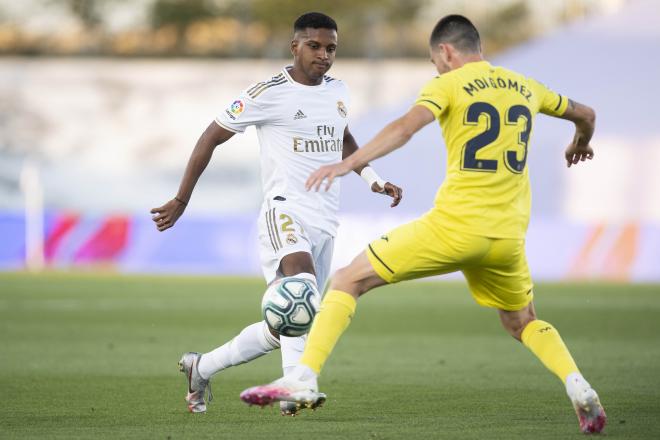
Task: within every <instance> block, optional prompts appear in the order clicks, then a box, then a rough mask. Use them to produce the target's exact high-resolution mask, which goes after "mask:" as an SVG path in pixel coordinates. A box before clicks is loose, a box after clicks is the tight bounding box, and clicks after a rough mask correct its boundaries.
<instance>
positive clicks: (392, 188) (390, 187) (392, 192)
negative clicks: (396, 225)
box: [371, 182, 403, 208]
mask: <svg viewBox="0 0 660 440" xmlns="http://www.w3.org/2000/svg"><path fill="white" fill-rule="evenodd" d="M371 190H372V191H373V192H375V193H380V194H385V195H388V196H390V197H392V204H391V205H390V208H394V207H395V206H396V205H398V204H399V203H401V198H402V197H403V190H402V189H401V188H400V187H398V186H396V185H395V184H393V183H390V182H385V188H383V187H381V186H380V185H378V183H377V182H374V183H372V184H371Z"/></svg>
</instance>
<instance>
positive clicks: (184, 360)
mask: <svg viewBox="0 0 660 440" xmlns="http://www.w3.org/2000/svg"><path fill="white" fill-rule="evenodd" d="M201 357H202V355H201V354H199V353H195V352H188V353H184V354H183V356H181V360H180V361H179V371H181V372H182V373H184V374H185V375H186V378H187V379H188V394H187V395H186V402H188V411H190V412H191V413H201V412H205V411H206V401H205V400H204V393H205V391H206V389H207V388H208V390H209V392H208V401H209V402H211V400H213V393H211V383H210V381H209V380H208V379H204V378H202V376H200V375H199V371H198V370H197V365H199V359H200V358H201Z"/></svg>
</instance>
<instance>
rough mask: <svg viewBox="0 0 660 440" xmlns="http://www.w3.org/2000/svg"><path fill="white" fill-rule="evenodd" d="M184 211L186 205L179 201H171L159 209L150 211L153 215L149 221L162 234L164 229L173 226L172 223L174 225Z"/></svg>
mask: <svg viewBox="0 0 660 440" xmlns="http://www.w3.org/2000/svg"><path fill="white" fill-rule="evenodd" d="M185 210H186V205H184V204H183V203H181V202H180V201H179V200H176V199H172V200H170V201H169V202H167V203H165V204H164V205H163V206H161V207H160V208H153V209H152V210H151V213H152V214H153V216H152V217H151V219H152V220H153V221H154V223H156V228H157V229H158V230H159V231H161V232H163V231H164V230H165V229H169V228H171V227H172V226H174V223H176V221H177V220H178V219H179V217H181V214H183V211H185Z"/></svg>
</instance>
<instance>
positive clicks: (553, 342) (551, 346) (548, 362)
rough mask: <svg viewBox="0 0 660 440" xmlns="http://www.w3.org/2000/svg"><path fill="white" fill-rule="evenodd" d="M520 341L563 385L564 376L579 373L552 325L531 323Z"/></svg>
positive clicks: (542, 322) (539, 322)
mask: <svg viewBox="0 0 660 440" xmlns="http://www.w3.org/2000/svg"><path fill="white" fill-rule="evenodd" d="M521 339H522V342H523V344H525V346H526V347H527V348H529V349H530V350H531V351H532V353H534V354H535V355H536V357H537V358H539V359H540V360H541V362H543V365H545V366H546V368H547V369H548V370H550V371H552V372H553V373H555V374H556V375H557V376H558V377H559V379H561V381H562V382H563V383H565V382H566V376H568V375H569V374H571V373H579V372H580V370H578V367H577V365H575V361H574V360H573V357H572V356H571V353H570V352H569V351H568V348H566V345H565V344H564V341H562V339H561V336H559V332H558V331H557V330H556V329H555V328H554V327H553V326H552V324H550V323H547V322H545V321H540V320H538V319H537V320H535V321H532V322H530V323H529V324H527V327H525V329H524V330H523V332H522V335H521Z"/></svg>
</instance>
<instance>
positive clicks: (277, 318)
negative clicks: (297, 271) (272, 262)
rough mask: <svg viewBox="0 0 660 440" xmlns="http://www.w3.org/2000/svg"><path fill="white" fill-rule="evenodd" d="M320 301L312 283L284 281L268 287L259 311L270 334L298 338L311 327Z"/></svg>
mask: <svg viewBox="0 0 660 440" xmlns="http://www.w3.org/2000/svg"><path fill="white" fill-rule="evenodd" d="M320 297H321V295H320V294H319V292H318V290H317V289H316V286H315V285H314V283H312V282H311V281H309V280H306V279H304V278H296V277H285V278H281V279H279V280H277V281H275V282H274V283H273V284H271V285H270V286H268V289H266V293H264V297H263V299H262V300H261V311H262V313H263V316H264V320H265V321H266V323H267V324H268V326H269V327H270V328H271V329H272V330H274V331H276V332H277V333H279V334H280V335H283V336H300V335H304V334H305V333H307V332H308V331H309V329H310V327H311V326H312V322H313V321H314V315H316V312H318V310H319V304H320Z"/></svg>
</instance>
